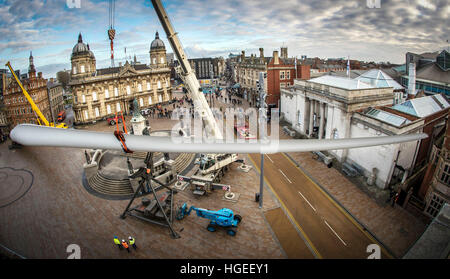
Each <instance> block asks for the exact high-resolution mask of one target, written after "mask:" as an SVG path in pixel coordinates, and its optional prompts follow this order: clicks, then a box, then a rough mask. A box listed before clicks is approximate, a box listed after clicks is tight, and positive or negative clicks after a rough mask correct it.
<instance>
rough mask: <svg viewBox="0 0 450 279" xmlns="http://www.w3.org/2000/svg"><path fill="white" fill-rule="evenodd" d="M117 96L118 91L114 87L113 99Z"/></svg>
mask: <svg viewBox="0 0 450 279" xmlns="http://www.w3.org/2000/svg"><path fill="white" fill-rule="evenodd" d="M117 96H119V90H118V89H117V87H114V97H117Z"/></svg>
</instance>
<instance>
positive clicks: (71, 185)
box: [0, 142, 285, 258]
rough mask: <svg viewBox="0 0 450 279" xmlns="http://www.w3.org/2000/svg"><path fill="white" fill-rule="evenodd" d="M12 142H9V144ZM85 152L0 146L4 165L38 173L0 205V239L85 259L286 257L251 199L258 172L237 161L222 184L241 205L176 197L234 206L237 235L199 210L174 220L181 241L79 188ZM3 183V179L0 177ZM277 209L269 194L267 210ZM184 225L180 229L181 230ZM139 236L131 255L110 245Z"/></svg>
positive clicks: (27, 249)
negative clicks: (72, 249)
mask: <svg viewBox="0 0 450 279" xmlns="http://www.w3.org/2000/svg"><path fill="white" fill-rule="evenodd" d="M8 143H9V142H8ZM84 160H85V159H84V154H83V152H82V151H81V150H78V149H59V148H48V147H42V148H37V147H24V148H23V149H21V150H14V151H11V150H8V148H7V145H6V144H2V145H0V161H1V166H8V167H12V168H17V169H19V168H24V169H27V170H29V171H31V172H32V173H33V175H34V183H33V185H32V187H31V189H30V190H29V191H28V192H27V193H26V194H25V195H24V196H23V197H22V198H20V199H19V200H17V201H15V202H14V203H12V204H10V205H8V206H6V207H2V208H0V244H2V245H4V246H6V247H7V248H9V249H11V250H13V251H15V252H17V253H19V254H20V255H23V256H24V257H26V258H66V257H67V256H68V254H67V252H66V248H67V246H68V245H69V244H78V245H80V247H81V257H82V258H283V257H285V256H284V254H283V252H282V249H281V248H280V246H279V244H278V242H277V241H276V238H275V237H274V235H273V233H272V231H271V230H270V227H269V226H268V224H267V222H266V221H265V218H264V216H263V211H261V210H260V209H259V208H258V204H257V203H256V202H254V195H255V192H256V191H257V189H258V183H257V181H258V177H257V174H256V172H255V171H251V172H249V173H247V174H244V173H241V172H240V171H239V170H238V169H237V166H238V165H237V164H235V165H234V166H233V167H232V168H231V170H230V171H229V172H228V173H227V174H226V175H225V177H224V178H223V180H222V183H225V184H230V185H232V187H233V191H234V192H236V193H239V194H240V196H239V200H238V202H236V203H232V202H229V201H225V200H222V197H223V192H222V191H215V192H213V193H212V194H211V195H210V196H209V197H196V196H194V195H193V194H192V193H191V192H190V191H189V190H188V189H186V190H185V191H183V192H180V193H178V194H176V196H175V202H176V203H181V202H187V203H188V205H195V206H198V207H203V208H209V209H211V210H218V209H220V208H222V207H227V208H231V209H232V210H234V211H235V212H236V213H239V214H241V215H242V216H243V220H242V222H241V224H240V225H239V228H238V234H237V235H236V237H234V238H232V237H230V236H228V235H227V234H226V232H225V231H224V230H218V231H217V232H215V233H211V232H208V231H207V230H206V226H207V224H208V220H206V219H203V218H199V217H197V216H196V215H195V214H191V215H190V216H187V217H186V218H185V219H184V220H182V221H175V222H174V226H175V229H176V231H178V232H179V234H180V235H181V238H180V239H172V238H171V237H170V234H169V230H168V229H167V228H164V227H160V226H157V225H153V224H149V223H145V222H142V221H139V220H137V219H135V218H132V217H127V218H126V219H125V220H122V219H120V218H119V216H120V214H121V213H122V211H123V209H124V208H125V207H126V205H127V203H128V201H126V200H125V201H111V200H104V199H101V198H98V197H96V196H93V195H91V194H89V193H88V192H87V191H86V190H85V189H84V188H83V186H82V185H81V174H82V170H83V167H82V166H83V163H84ZM0 182H1V181H0ZM274 207H277V205H276V201H275V200H274V199H273V198H271V197H270V196H268V197H267V198H266V200H265V206H264V208H263V210H267V209H270V208H274ZM182 228H183V230H181V229H182ZM115 235H117V236H118V237H119V238H127V237H128V236H129V235H132V236H134V237H135V238H136V244H137V246H138V250H137V251H132V253H130V254H128V253H126V251H120V250H119V249H118V248H117V247H116V246H115V245H114V243H113V241H112V240H113V236H115Z"/></svg>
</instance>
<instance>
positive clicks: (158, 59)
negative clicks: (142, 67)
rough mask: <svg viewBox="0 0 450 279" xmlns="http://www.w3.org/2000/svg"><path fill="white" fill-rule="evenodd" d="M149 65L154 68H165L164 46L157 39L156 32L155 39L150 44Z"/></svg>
mask: <svg viewBox="0 0 450 279" xmlns="http://www.w3.org/2000/svg"><path fill="white" fill-rule="evenodd" d="M150 65H151V66H153V67H156V68H164V67H167V59H166V46H165V45H164V42H163V41H162V40H161V39H160V38H159V34H158V32H156V34H155V39H154V40H153V42H152V43H151V44H150Z"/></svg>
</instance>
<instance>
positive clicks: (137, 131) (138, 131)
mask: <svg viewBox="0 0 450 279" xmlns="http://www.w3.org/2000/svg"><path fill="white" fill-rule="evenodd" d="M131 127H132V128H133V134H134V135H140V136H141V135H143V134H144V130H145V129H146V128H147V130H150V127H147V125H146V123H145V118H144V117H143V116H142V114H141V113H140V109H139V104H138V102H137V100H136V98H135V99H134V100H133V117H132V118H131Z"/></svg>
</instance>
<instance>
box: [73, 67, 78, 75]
mask: <svg viewBox="0 0 450 279" xmlns="http://www.w3.org/2000/svg"><path fill="white" fill-rule="evenodd" d="M72 72H73V74H74V75H76V74H77V67H75V66H73V68H72Z"/></svg>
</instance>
